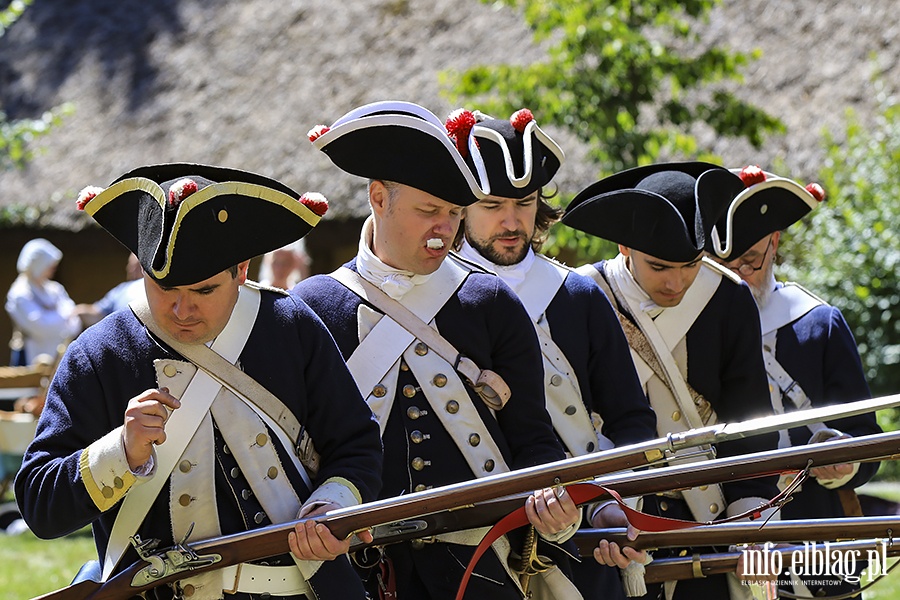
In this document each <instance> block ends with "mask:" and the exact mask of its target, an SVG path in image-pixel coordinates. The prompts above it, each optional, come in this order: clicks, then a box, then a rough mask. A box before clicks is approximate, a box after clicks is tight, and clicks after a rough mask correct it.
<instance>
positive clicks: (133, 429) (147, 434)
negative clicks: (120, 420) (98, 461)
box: [123, 388, 181, 471]
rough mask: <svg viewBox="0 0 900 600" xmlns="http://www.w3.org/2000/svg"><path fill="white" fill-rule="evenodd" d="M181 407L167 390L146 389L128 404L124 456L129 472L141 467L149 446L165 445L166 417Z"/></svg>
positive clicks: (146, 459) (150, 449) (150, 453)
mask: <svg viewBox="0 0 900 600" xmlns="http://www.w3.org/2000/svg"><path fill="white" fill-rule="evenodd" d="M179 406H181V402H179V401H178V399H177V398H175V396H173V395H171V394H170V393H169V390H168V388H160V389H150V390H147V391H145V392H144V393H142V394H141V395H139V396H135V397H134V398H132V399H131V400H129V401H128V407H127V408H126V409H125V432H124V434H123V438H124V442H125V456H126V458H127V459H128V466H129V467H130V468H131V470H132V471H135V470H137V469H139V468H140V467H141V466H143V465H144V464H145V463H146V462H147V461H148V460H150V456H151V455H152V453H153V446H154V445H156V444H162V443H163V442H165V441H166V421H168V420H169V414H170V412H171V411H172V410H175V409H176V408H178V407H179Z"/></svg>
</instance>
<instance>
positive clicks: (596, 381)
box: [457, 109, 656, 599]
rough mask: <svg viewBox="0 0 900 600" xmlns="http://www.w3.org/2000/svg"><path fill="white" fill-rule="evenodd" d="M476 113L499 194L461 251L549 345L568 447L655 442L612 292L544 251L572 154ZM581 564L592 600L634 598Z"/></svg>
mask: <svg viewBox="0 0 900 600" xmlns="http://www.w3.org/2000/svg"><path fill="white" fill-rule="evenodd" d="M476 114H478V115H479V120H478V122H477V123H476V124H475V127H474V128H473V129H472V136H473V137H474V138H475V139H476V140H477V141H478V147H479V149H480V150H481V157H482V159H483V161H484V166H485V170H486V172H487V176H488V179H489V181H490V186H491V194H490V196H488V197H487V198H485V199H484V200H480V201H478V202H476V203H475V204H472V205H471V206H469V207H467V208H466V216H465V219H464V221H463V227H461V228H460V236H459V238H460V240H459V242H458V244H457V246H458V248H459V254H460V256H462V257H463V258H466V259H468V260H470V261H472V262H474V263H475V264H477V265H479V266H481V267H484V268H485V269H487V270H489V271H491V272H493V273H496V274H497V275H498V276H499V277H500V278H501V279H503V281H504V282H506V284H507V285H509V287H510V288H511V289H512V290H513V291H514V292H515V293H516V294H517V295H518V297H519V300H521V301H522V304H523V305H524V306H525V309H526V311H527V312H528V316H529V317H531V320H532V323H533V325H534V327H535V331H536V332H537V334H538V338H539V340H540V342H541V357H542V359H543V364H544V393H545V395H546V397H547V410H548V412H549V413H550V416H551V418H552V419H553V427H554V430H555V431H556V434H557V436H558V437H559V438H560V441H561V442H562V444H563V447H564V448H565V449H566V451H567V453H568V454H569V455H570V456H581V455H584V454H588V453H590V452H594V451H596V450H606V449H609V448H612V447H614V446H623V445H628V444H633V443H637V442H642V441H645V440H648V439H652V438H655V437H656V416H655V415H654V413H653V410H652V409H651V408H650V404H649V403H648V402H647V397H646V396H645V395H644V392H643V390H642V389H641V384H640V381H639V380H638V378H637V373H636V372H635V370H634V363H633V362H632V360H631V356H630V354H629V351H628V342H627V341H626V340H625V336H624V334H623V333H622V327H621V326H620V325H619V320H618V318H617V317H616V314H615V312H614V310H613V308H612V306H611V305H610V303H609V300H608V299H607V298H606V295H605V294H604V293H603V291H602V290H600V289H599V288H598V287H597V285H596V284H595V283H594V282H593V281H591V280H590V279H589V278H587V277H584V276H582V275H579V274H577V273H575V272H574V271H573V270H571V269H569V268H568V267H565V266H563V265H561V264H560V263H558V262H556V261H554V260H552V259H550V258H547V257H546V256H544V255H541V254H538V253H537V252H538V251H539V250H540V247H541V245H542V242H543V240H544V237H545V236H546V233H547V230H548V229H549V227H550V226H551V225H553V224H554V223H555V222H556V221H557V220H558V219H559V216H560V215H561V214H562V211H561V210H560V209H557V208H554V207H552V206H550V205H549V204H548V203H547V202H546V200H545V198H546V196H545V195H544V188H545V186H547V185H548V184H549V183H550V181H551V180H552V178H553V176H554V175H555V174H556V171H557V170H558V169H559V167H560V166H561V164H562V161H563V158H564V155H563V151H562V149H561V148H560V147H559V146H558V145H557V144H556V142H554V141H553V139H552V138H550V136H549V135H547V134H546V133H545V132H544V131H543V130H542V129H541V128H540V127H539V126H538V124H537V122H536V121H535V120H534V116H533V115H532V113H531V111H530V110H528V109H522V110H519V111H517V112H516V113H514V114H513V115H512V116H511V117H510V118H509V119H493V118H490V117H485V116H484V115H480V114H479V113H476ZM470 166H473V167H474V165H473V164H470ZM463 232H464V233H465V235H463ZM588 510H589V513H590V514H588V522H589V523H591V524H592V525H593V526H595V527H614V526H622V525H624V524H626V520H625V515H624V513H623V512H622V511H621V509H620V508H619V507H618V505H617V504H615V503H604V504H602V505H600V506H591V507H589V509H588ZM592 517H593V518H592ZM572 567H573V571H574V575H575V583H576V585H578V587H579V589H580V590H581V593H582V595H583V596H584V597H585V598H601V597H602V598H606V599H611V598H615V597H623V598H624V591H623V589H622V585H621V581H620V579H619V574H618V572H617V571H615V570H613V569H612V568H610V567H599V566H598V565H597V564H594V563H593V561H582V562H579V563H574V564H573V565H572Z"/></svg>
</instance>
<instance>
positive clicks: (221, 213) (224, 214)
mask: <svg viewBox="0 0 900 600" xmlns="http://www.w3.org/2000/svg"><path fill="white" fill-rule="evenodd" d="M216 216H217V217H218V219H219V223H224V222H225V221H227V220H228V211H227V210H225V209H224V208H223V209H222V210H220V211H219V214H218V215H216Z"/></svg>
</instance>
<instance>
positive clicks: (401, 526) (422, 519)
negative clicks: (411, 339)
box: [40, 432, 900, 600]
mask: <svg viewBox="0 0 900 600" xmlns="http://www.w3.org/2000/svg"><path fill="white" fill-rule="evenodd" d="M638 446H642V445H640V444H639V445H638ZM625 450H626V448H619V449H614V450H613V451H609V452H598V453H594V454H588V455H585V456H580V457H577V458H571V459H567V460H561V461H557V462H554V463H548V464H544V465H538V466H535V467H530V468H527V469H521V470H517V471H513V472H510V473H503V474H499V475H492V476H490V477H484V478H482V479H478V480H474V481H467V482H463V483H458V484H453V485H448V486H444V487H441V488H434V489H431V490H426V491H423V492H416V493H412V494H408V495H404V496H398V497H395V498H388V499H385V500H379V501H377V502H371V503H368V504H362V505H359V506H353V507H349V508H343V509H339V510H334V511H330V512H328V513H326V514H325V515H321V516H317V517H310V518H304V519H299V520H296V521H291V522H289V523H281V524H278V525H270V526H267V527H262V528H259V529H253V530H250V531H245V532H241V533H236V534H231V535H224V536H219V537H216V538H210V539H206V540H199V541H196V542H190V543H189V545H188V546H189V547H176V548H168V549H166V550H162V551H159V552H156V553H155V554H154V557H159V559H156V558H154V560H153V562H154V564H155V566H156V567H157V569H158V570H159V571H160V572H159V574H158V576H157V575H154V576H153V578H152V581H149V582H146V581H145V582H142V583H138V584H135V583H133V580H134V578H135V575H136V574H139V573H142V572H143V574H144V575H145V576H146V573H147V568H148V567H149V566H150V564H149V563H148V562H147V561H145V560H138V561H137V562H135V563H134V564H132V565H130V566H128V567H126V568H125V569H124V570H122V571H121V572H119V573H117V574H116V575H115V576H114V577H112V578H110V579H109V580H108V581H107V582H105V583H102V584H101V583H98V582H94V581H82V582H79V583H76V584H73V585H71V586H69V587H66V588H63V589H61V590H57V591H55V592H50V593H49V594H45V595H43V596H41V597H40V599H41V600H51V599H52V600H125V599H127V598H130V597H132V596H134V595H135V594H137V593H139V592H141V591H144V590H147V589H151V588H154V587H157V586H159V585H161V584H164V583H169V582H173V581H177V580H179V579H184V578H185V577H189V576H191V575H192V574H197V573H200V572H204V571H209V570H214V569H220V568H223V567H226V566H230V565H234V564H238V563H243V562H251V561H256V560H261V559H264V558H268V557H271V556H277V555H280V554H285V553H288V552H290V550H289V547H288V542H287V537H288V532H290V531H291V530H293V528H294V525H295V524H297V523H301V522H304V521H307V520H310V519H313V520H315V521H318V522H321V523H324V524H325V525H327V526H328V528H329V529H330V530H331V531H332V532H333V533H334V535H335V536H336V537H338V538H345V537H347V536H349V535H351V534H353V533H354V532H358V531H362V530H365V529H369V528H372V527H375V526H378V525H389V527H381V528H377V529H376V530H375V532H376V534H378V533H379V532H382V534H380V535H379V537H378V538H376V540H375V544H387V543H392V542H395V541H400V540H402V539H409V538H415V537H425V536H430V535H435V534H437V533H442V532H447V531H454V530H459V529H469V528H473V527H482V526H486V525H493V524H494V523H495V522H496V521H497V520H498V519H499V518H501V517H502V516H505V515H506V514H508V513H510V512H512V511H513V510H515V509H517V508H519V507H521V506H522V505H523V502H524V499H525V498H526V497H527V495H528V494H529V493H530V492H531V491H533V490H536V489H541V488H547V487H552V486H556V485H566V484H571V483H575V482H581V481H588V480H594V479H595V478H596V477H597V476H598V475H599V474H603V473H609V472H611V471H618V470H623V469H631V468H635V467H640V466H642V465H645V464H646V460H647V458H646V457H645V456H643V455H641V456H640V457H638V456H635V455H634V454H629V453H627V452H624V451H625ZM898 454H900V432H891V433H882V434H877V435H871V436H863V437H858V438H850V439H843V440H837V441H830V442H824V443H821V444H815V445H811V446H806V447H802V448H787V449H784V450H772V451H768V452H760V453H754V454H745V455H741V456H736V457H729V458H722V459H715V460H709V461H705V462H700V463H690V464H685V465H678V466H670V467H662V468H658V469H649V470H644V471H641V472H639V473H632V472H628V473H623V474H615V475H606V476H604V477H601V478H599V479H597V480H596V481H592V483H598V484H601V485H603V486H605V487H608V488H610V489H614V490H616V491H617V492H619V493H620V494H621V495H622V496H623V497H628V496H639V495H643V494H650V493H655V492H661V491H666V490H676V489H687V488H690V487H695V486H698V485H707V484H712V483H721V482H725V481H731V480H735V479H745V478H752V477H759V476H765V475H773V474H776V473H780V472H784V471H795V470H801V469H803V468H806V466H807V464H808V462H810V463H811V464H812V466H825V465H830V464H840V463H845V462H857V461H860V460H865V459H883V458H888V457H892V456H895V455H898ZM413 529H414V530H413ZM172 557H174V558H175V559H176V560H174V561H172V562H171V563H170V561H169V559H171V558H172ZM208 563H209V564H208ZM161 564H162V565H163V568H161V569H159V565H161ZM172 564H176V565H180V570H176V569H175V568H174V567H172ZM192 565H200V566H199V567H196V568H191V566H192Z"/></svg>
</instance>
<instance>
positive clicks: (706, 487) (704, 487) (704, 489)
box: [700, 485, 709, 492]
mask: <svg viewBox="0 0 900 600" xmlns="http://www.w3.org/2000/svg"><path fill="white" fill-rule="evenodd" d="M708 489H709V486H708V485H701V486H700V491H701V492H705V491H706V490H708Z"/></svg>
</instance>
